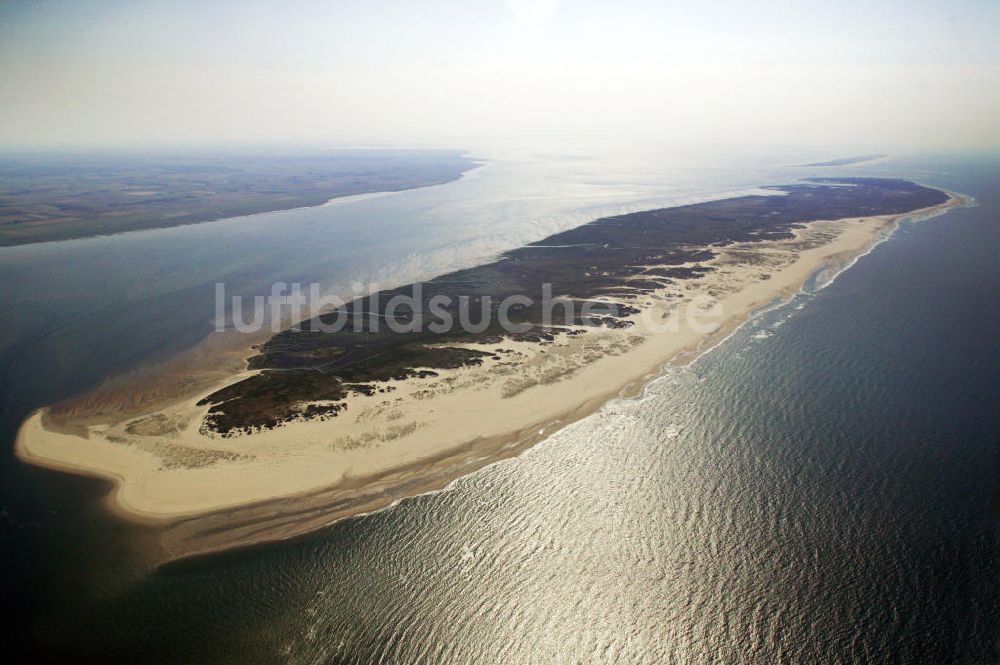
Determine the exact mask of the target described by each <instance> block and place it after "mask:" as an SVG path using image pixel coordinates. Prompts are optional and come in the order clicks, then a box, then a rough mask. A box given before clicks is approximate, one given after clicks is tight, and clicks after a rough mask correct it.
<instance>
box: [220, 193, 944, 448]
mask: <svg viewBox="0 0 1000 665" xmlns="http://www.w3.org/2000/svg"><path fill="white" fill-rule="evenodd" d="M773 189H775V190H779V191H781V192H784V193H785V194H784V195H779V196H744V197H740V198H734V199H727V200H722V201H711V202H706V203H699V204H694V205H686V206H680V207H676V208H664V209H660V210H649V211H645V212H638V213H632V214H627V215H619V216H615V217H606V218H603V219H598V220H595V221H593V222H590V223H588V224H585V225H583V226H580V227H577V228H574V229H571V230H568V231H564V232H562V233H557V234H555V235H552V236H549V237H548V238H545V239H544V240H540V241H538V242H536V243H532V244H530V245H527V246H525V247H521V248H520V249H516V250H513V251H510V252H507V253H506V254H504V255H503V256H502V257H500V258H499V259H497V260H496V261H492V262H490V263H487V264H484V265H481V266H478V267H475V268H470V269H468V270H461V271H457V272H453V273H450V274H447V275H443V276H441V277H438V278H436V279H433V280H430V281H427V282H422V283H421V284H420V285H419V291H420V295H419V300H417V302H419V305H418V306H417V307H399V308H398V309H396V310H395V312H389V311H388V307H387V303H388V302H389V301H390V300H391V298H392V297H393V296H395V295H403V296H413V295H414V294H415V290H414V286H415V285H412V284H411V285H407V286H404V287H400V288H398V289H392V290H386V291H382V292H380V293H378V294H376V295H374V296H368V297H364V298H359V299H357V300H355V301H353V302H351V303H349V304H348V305H346V306H345V308H344V310H343V312H342V315H343V316H344V318H343V319H342V320H343V321H345V322H346V325H345V327H344V328H343V329H342V330H340V331H339V332H328V331H320V330H319V329H320V328H322V327H323V324H326V325H327V326H330V325H332V324H333V322H334V319H335V314H325V315H323V316H322V317H320V320H317V319H312V320H309V321H305V322H303V323H302V324H301V325H300V326H297V327H296V328H295V329H292V330H288V331H285V332H283V333H280V334H278V335H276V336H275V337H273V338H272V339H271V340H270V341H268V342H267V343H266V344H264V345H263V346H262V347H261V348H260V354H259V355H257V356H254V357H253V358H251V360H250V368H251V369H257V370H261V371H260V373H258V374H256V375H254V376H252V377H249V378H247V379H244V380H243V381H240V382H238V383H235V384H233V385H230V386H228V387H226V388H223V389H222V390H219V391H217V392H215V393H213V394H211V395H209V396H208V397H206V398H205V399H204V400H202V402H201V403H202V404H211V405H212V406H211V408H210V410H209V414H208V416H207V417H206V419H205V422H204V423H203V428H204V429H205V430H206V431H212V432H215V433H219V434H222V435H231V434H235V433H239V432H249V431H254V430H257V429H268V428H273V427H275V426H277V425H279V424H281V423H282V422H287V421H290V420H295V419H302V418H326V417H333V416H336V415H337V413H338V412H339V411H340V410H342V409H343V408H344V404H343V402H342V400H343V398H344V397H346V396H347V395H348V394H349V393H351V392H352V391H353V392H361V393H368V394H370V393H371V392H372V391H375V390H386V388H385V387H384V386H382V387H378V386H377V385H375V384H376V383H377V382H381V381H385V380H387V379H393V378H395V379H399V378H405V377H412V376H417V377H425V376H433V375H435V371H434V370H437V369H447V368H457V367H462V366H469V365H477V364H481V363H482V362H483V359H484V358H485V357H496V355H497V354H498V353H502V352H503V349H494V350H486V349H488V348H490V346H492V345H501V344H502V341H503V340H504V339H515V340H528V341H534V342H538V343H542V344H544V343H547V342H550V341H552V340H553V338H554V335H553V333H556V332H561V331H562V329H561V328H560V326H562V325H565V324H567V323H572V324H583V325H589V326H608V327H623V326H627V325H629V323H630V322H628V321H627V320H625V317H627V316H629V315H630V314H633V313H635V312H636V310H635V309H634V308H632V307H630V306H627V305H623V304H613V303H606V304H604V305H603V307H602V308H600V309H599V310H598V311H596V312H595V313H594V314H593V315H591V316H589V317H581V316H580V315H579V313H580V311H581V305H582V304H583V303H584V302H586V301H590V300H591V299H594V298H598V297H611V298H615V297H633V296H641V295H643V294H645V293H649V292H651V291H654V290H658V289H661V288H663V287H664V286H666V285H668V284H670V283H671V282H673V281H675V280H684V279H690V278H692V277H696V276H697V275H699V274H702V273H703V272H705V271H706V270H708V269H707V268H703V267H685V266H684V264H687V263H691V262H695V261H704V260H706V259H709V258H711V257H712V256H713V255H714V252H713V249H712V248H713V247H719V246H725V245H727V244H730V243H734V242H745V241H755V240H767V239H779V238H787V237H791V230H792V229H793V228H794V227H795V226H796V225H800V224H802V223H803V222H806V221H810V220H818V219H839V218H845V217H858V216H866V215H870V216H874V215H883V214H897V213H905V212H909V211H913V210H917V209H920V208H925V207H929V206H933V205H937V204H940V203H943V202H945V201H946V200H947V196H946V195H945V194H944V193H943V192H940V191H938V190H934V189H930V188H927V187H922V186H920V185H916V184H913V183H910V182H907V181H903V180H890V179H870V178H838V179H830V178H823V179H821V178H816V179H811V180H809V181H807V182H806V183H803V184H796V185H789V186H781V187H774V188H773ZM546 283H548V284H551V293H552V295H554V296H565V298H566V299H567V300H569V301H572V302H573V303H575V305H576V307H574V308H573V311H574V312H576V313H577V315H576V316H575V317H574V318H573V319H572V320H570V321H567V320H566V319H565V318H560V315H561V314H562V312H563V311H564V310H562V309H560V308H559V307H556V308H555V311H554V316H553V317H552V319H551V322H548V321H546V319H545V318H544V317H543V312H542V308H541V304H540V302H541V300H542V293H543V291H542V289H543V284H546ZM513 295H524V296H527V297H528V298H530V299H531V300H532V302H533V303H535V304H534V305H531V306H522V307H520V308H518V307H514V308H512V309H511V310H510V311H509V314H508V319H509V320H510V321H511V322H512V323H519V324H522V325H523V331H522V332H517V333H513V334H511V333H509V332H505V331H504V330H503V329H502V328H501V326H500V325H499V321H498V317H497V316H496V313H497V312H496V309H497V307H498V306H499V304H500V303H501V302H502V301H503V300H504V299H505V298H506V297H508V296H513ZM435 296H448V297H450V299H451V304H450V305H449V306H447V307H443V308H440V309H438V310H437V312H438V314H435V315H434V317H435V318H437V320H440V316H439V313H440V312H441V311H442V310H444V311H447V313H448V314H450V316H451V317H452V320H453V321H454V325H452V326H451V327H450V328H448V329H446V330H444V331H442V332H434V331H432V330H430V329H429V326H428V325H423V326H422V330H421V331H411V332H393V331H392V330H390V329H389V328H388V326H387V325H386V317H387V316H389V315H390V314H394V320H395V321H397V322H400V323H412V322H413V321H414V318H415V316H416V315H417V314H418V313H422V315H423V316H422V320H423V321H425V322H426V321H429V320H430V319H431V318H432V316H431V314H432V313H433V312H432V310H431V308H430V306H429V305H430V300H431V299H432V298H434V297H435ZM460 298H467V299H468V300H467V301H466V302H467V305H468V309H469V310H470V311H471V314H470V315H469V316H468V318H469V319H470V320H471V321H472V322H473V323H477V322H479V321H481V320H482V319H483V314H482V303H484V302H487V303H488V309H487V311H488V312H490V314H491V316H489V317H488V320H489V321H490V324H489V325H488V326H486V327H485V328H484V329H483V330H481V331H479V332H469V331H466V330H463V329H462V326H461V325H459V320H460V318H459V307H460ZM356 321H357V322H359V326H358V327H360V328H361V331H360V332H354V330H355V329H356V327H355V325H354V324H355V322H356ZM373 321H378V323H379V325H378V329H377V330H374V329H373V326H371V323H372V322H373ZM557 324H558V325H557ZM572 332H573V334H580V329H573V331H572ZM467 343H478V344H483V345H484V346H483V349H484V350H472V349H467V348H462V347H460V346H454V345H455V344H467ZM486 345H490V346H486ZM311 402H321V404H310V403H311Z"/></svg>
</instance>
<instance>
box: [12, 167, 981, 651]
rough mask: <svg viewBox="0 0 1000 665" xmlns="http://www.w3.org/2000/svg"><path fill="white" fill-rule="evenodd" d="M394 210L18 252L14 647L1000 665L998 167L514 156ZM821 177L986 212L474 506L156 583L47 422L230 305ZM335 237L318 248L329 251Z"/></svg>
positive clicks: (820, 286)
mask: <svg viewBox="0 0 1000 665" xmlns="http://www.w3.org/2000/svg"><path fill="white" fill-rule="evenodd" d="M488 157H490V158H491V159H490V160H489V161H488V162H487V164H486V165H485V166H484V167H482V168H480V169H477V170H475V171H472V172H470V173H469V174H467V175H466V177H464V178H463V179H461V180H459V181H456V182H453V183H450V184H446V185H441V186H436V187H429V188H425V189H421V190H412V191H409V192H402V193H398V194H392V195H388V196H383V197H376V198H367V199H364V200H358V201H346V202H342V203H341V204H338V205H332V206H328V207H322V208H310V209H301V210H295V211H285V212H278V213H268V214H265V215H257V216H254V217H252V218H241V219H234V220H223V221H220V222H213V223H208V224H200V225H195V226H189V227H180V228H175V229H166V230H158V231H146V232H139V233H132V234H123V235H119V236H113V237H108V238H96V239H89V240H76V241H67V242H61V243H47V244H42V245H29V246H24V247H13V248H0V308H2V309H0V311H2V312H3V314H4V320H3V324H2V326H0V400H2V401H0V406H2V409H3V411H2V415H0V439H2V441H0V443H2V447H0V483H2V486H0V504H2V508H0V546H2V569H0V590H2V601H3V605H4V609H5V610H6V612H5V614H6V615H7V616H8V617H9V618H8V620H7V622H6V624H5V630H4V632H5V633H7V634H6V635H5V642H6V644H8V645H10V648H11V649H14V648H16V647H21V646H23V647H25V648H29V649H31V650H32V652H33V653H34V654H36V657H37V659H38V660H40V661H42V662H63V661H65V662H82V661H85V660H93V659H97V658H98V657H100V658H101V659H102V661H103V662H105V663H185V664H195V663H213V664H220V663H240V664H253V663H294V664H299V663H301V664H306V663H317V664H318V663H329V664H334V663H359V664H360V663H387V664H388V663H393V664H397V663H398V664H407V665H408V664H411V663H454V664H463V665H464V664H467V663H497V664H505V665H506V664H508V663H523V664H527V663H650V664H661V663H699V664H700V663H727V664H728V663H755V664H756V663H760V664H773V663H796V664H797V663H859V664H860V663H908V664H912V663H927V664H928V665H942V664H947V663H969V664H985V663H1000V499H998V496H1000V495H998V480H1000V342H998V340H1000V154H995V153H991V154H975V153H968V154H941V155H923V156H912V157H896V158H892V159H889V160H885V161H881V162H878V163H874V164H869V165H858V166H846V167H839V168H826V169H822V168H819V169H803V168H795V167H793V166H792V165H793V164H796V163H801V162H803V161H814V160H813V159H810V158H808V156H803V155H796V154H794V153H792V152H791V151H789V152H788V153H769V154H767V155H755V154H749V153H746V154H743V153H741V154H737V155H733V154H728V153H720V154H719V155H705V154H702V155H697V156H683V157H682V156H678V155H661V154H657V153H655V151H649V152H648V153H645V154H640V155H634V154H632V155H609V154H602V155H596V156H595V155H593V154H588V153H572V154H558V155H556V154H549V155H534V156H531V157H523V156H512V155H506V156H504V155H501V156H495V155H489V156H488ZM809 175H873V176H877V175H884V176H893V177H904V178H909V179H913V180H917V181H919V182H921V183H923V184H927V185H931V186H938V187H943V188H946V189H950V190H953V191H957V192H961V193H964V194H968V195H971V196H973V197H975V199H976V202H977V206H976V207H967V208H960V209H954V210H952V211H950V212H948V213H947V214H945V215H942V216H938V217H935V218H933V219H930V220H926V221H922V222H916V223H905V224H904V225H903V227H902V228H901V229H900V230H899V231H898V232H897V233H896V234H894V235H893V236H892V237H891V238H889V239H888V240H886V241H885V242H883V243H881V244H879V245H878V246H876V247H875V248H874V249H873V250H872V251H871V252H870V253H869V254H867V255H865V256H863V257H861V258H860V259H859V260H858V261H857V262H856V263H855V264H854V265H853V266H851V267H850V268H849V269H848V270H846V271H844V272H842V273H841V274H839V275H836V276H830V275H824V276H820V277H818V278H817V279H815V280H813V281H812V282H811V283H810V284H809V285H808V286H807V288H806V289H804V290H803V292H802V293H800V294H799V295H797V296H796V297H794V298H793V299H792V300H791V301H790V302H788V303H785V304H780V305H779V304H776V305H775V306H773V307H771V308H768V309H767V310H766V311H763V312H761V313H760V314H759V315H758V316H756V317H755V318H754V319H752V320H751V321H750V322H749V323H747V324H746V325H745V326H744V327H742V328H741V329H740V330H739V331H737V333H735V334H734V335H733V336H732V337H730V338H729V339H727V340H726V341H725V342H723V343H722V344H720V345H719V346H717V347H715V348H714V349H713V350H711V351H710V352H708V353H706V354H705V355H703V356H702V357H701V358H699V359H698V360H697V361H696V362H694V363H693V364H691V365H688V366H686V367H682V368H673V369H669V370H667V371H665V372H664V373H663V375H662V376H661V377H660V378H659V379H657V380H655V381H653V382H652V383H651V384H650V385H649V386H648V387H647V389H646V390H645V391H644V393H643V395H642V396H641V397H639V398H636V399H629V400H618V401H614V402H611V403H609V404H608V405H606V406H605V407H604V408H603V409H602V410H600V411H599V412H598V413H596V414H594V415H593V416H591V417H588V418H586V419H584V420H582V421H579V422H577V423H575V424H574V425H571V426H570V427H568V428H566V429H564V430H562V431H560V432H558V433H556V434H555V435H553V436H551V437H550V438H548V439H547V440H546V441H544V442H542V443H540V444H539V445H537V446H536V447H534V448H532V449H531V450H529V451H528V452H526V453H525V454H523V455H522V456H520V457H518V458H516V459H512V460H507V461H504V462H501V463H498V464H495V465H493V466H490V467H486V468H484V469H482V470H480V471H478V472H476V473H474V474H472V475H470V476H467V477H465V478H462V479H460V480H458V481H456V482H454V483H453V484H452V485H451V486H450V487H449V488H448V489H447V490H445V491H442V492H438V493H434V494H430V495H424V496H420V497H415V498H412V499H408V500H404V501H402V502H400V503H398V504H397V505H395V506H393V507H391V508H389V509H386V510H383V511H380V512H377V513H374V514H371V515H367V516H363V517H359V518H354V519H350V520H346V521H342V522H339V523H337V524H334V525H332V526H329V527H327V528H324V529H322V530H320V531H317V532H315V533H313V534H310V535H307V536H304V537H301V538H297V539H294V540H291V541H287V542H281V543H277V544H272V545H267V546H263V547H257V548H251V549H246V550H241V551H236V552H231V553H228V554H224V555H219V556H214V557H207V558H203V559H197V560H194V561H191V562H185V563H183V564H179V565H175V566H170V567H167V568H164V569H160V570H156V571H150V570H148V569H146V567H145V566H144V564H143V563H142V557H141V556H138V555H137V551H138V550H141V548H142V547H143V542H142V540H143V537H144V536H143V535H142V534H137V533H136V530H135V529H133V528H132V527H130V526H129V525H126V524H123V523H121V522H118V521H116V520H114V519H112V518H110V517H109V516H107V515H106V514H105V513H104V511H103V510H102V509H101V508H100V506H99V505H98V500H99V498H100V496H101V494H102V493H103V492H104V491H105V490H106V486H105V485H104V484H103V483H99V482H97V481H93V480H87V479H82V478H73V477H69V476H65V475H62V474H57V473H53V472H50V471H45V470H41V469H35V468H29V467H27V466H25V465H22V464H20V463H19V462H17V460H16V459H15V458H14V457H13V453H12V445H13V437H14V433H15V432H16V428H17V425H18V424H19V423H20V421H21V419H22V418H23V417H24V416H25V415H26V414H27V413H28V412H30V411H31V410H32V409H34V408H37V407H38V406H40V405H44V404H46V403H50V402H53V401H56V400H58V399H62V398H65V397H68V396H70V395H73V394H76V393H78V392H80V391H82V390H85V389H87V388H89V387H92V386H93V385H95V384H96V383H98V382H99V381H101V380H102V379H103V378H104V377H107V376H109V375H112V374H117V373H121V372H125V371H129V370H132V369H134V368H136V367H141V366H142V365H144V364H147V363H149V362H154V361H158V360H162V359H164V358H167V357H169V356H170V355H171V354H173V353H176V352H178V351H181V350H183V349H185V348H188V347H190V346H192V345H194V344H196V343H197V342H198V341H199V340H200V339H201V338H203V337H204V336H205V335H206V334H208V333H209V332H210V330H211V328H210V326H211V317H212V313H213V311H214V284H215V282H219V281H224V282H226V284H227V288H228V290H229V292H230V293H258V292H263V290H264V289H265V287H269V285H270V283H271V282H273V281H276V280H284V281H288V282H291V281H314V280H317V281H318V280H322V281H324V282H326V283H328V284H330V285H331V287H332V288H334V289H335V290H336V289H340V290H343V289H344V288H346V285H348V284H349V283H350V282H352V281H365V282H367V281H374V280H378V281H380V282H382V283H383V284H384V285H388V284H390V283H401V282H408V281H411V280H413V279H416V278H421V277H429V276H431V275H433V274H438V273H441V272H445V271H447V270H450V269H453V268H456V267H460V266H464V265H474V264H476V263H479V262H480V261H482V260H483V259H485V258H488V257H490V256H493V255H495V254H496V253H498V252H500V251H503V250H504V249H508V248H510V247H514V246H518V245H520V244H523V243H525V242H529V241H533V240H537V239H539V238H542V237H545V236H547V235H549V234H551V233H553V232H555V231H557V230H560V229H563V228H568V227H570V226H573V225H577V224H581V223H584V222H586V221H589V220H590V219H594V218H596V217H599V216H603V215H607V214H612V213H616V212H625V211H630V210H639V209H647V208H654V207H662V206H663V205H667V204H677V203H686V202H691V201H697V200H701V199H705V198H711V197H716V196H722V195H731V194H736V193H741V192H746V191H752V190H753V188H755V187H757V186H761V185H768V184H781V183H787V182H792V181H794V180H795V179H798V178H802V177H806V176H809ZM305 240H308V241H305Z"/></svg>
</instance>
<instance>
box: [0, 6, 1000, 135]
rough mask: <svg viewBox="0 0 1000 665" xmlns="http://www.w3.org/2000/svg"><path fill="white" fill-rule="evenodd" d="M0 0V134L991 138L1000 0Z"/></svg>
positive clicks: (997, 130)
mask: <svg viewBox="0 0 1000 665" xmlns="http://www.w3.org/2000/svg"><path fill="white" fill-rule="evenodd" d="M872 4H874V3H870V2H856V3H855V2H846V3H845V2H841V3H807V2H794V1H790V0H785V1H780V2H771V3H763V4H760V5H759V6H757V7H751V6H750V5H751V3H745V2H653V1H649V2H616V3H599V2H574V1H572V0H506V1H505V0H486V1H483V2H461V1H459V0H455V1H448V0H437V1H434V0H432V1H421V2H353V1H346V2H295V3H286V2H253V1H250V2H235V1H232V2H229V1H225V2H172V3H166V2H163V3H152V2H142V1H138V2H112V1H105V2H90V3H82V2H81V3H71V2H63V3H56V2H53V3H46V2H31V3H28V2H16V1H15V2H8V3H5V4H2V5H0V143H3V144H6V145H42V144H56V145H72V144H148V143H200V142H212V143H220V142H276V141H277V142H280V141H306V142H317V141H318V142H339V143H351V144H357V143H407V144H452V145H464V144H467V143H470V142H471V143H476V142H483V141H506V140H536V139H555V140H566V141H577V140H594V139H599V140H610V141H617V140H623V141H624V140H653V141H658V142H661V141H662V142H670V141H685V142H700V141H711V142H715V143H725V142H734V143H769V144H810V145H819V146H822V145H872V146H881V147H885V148H899V147H903V146H907V147H915V148H936V147H968V146H978V147H992V148H995V147H998V146H1000V126H998V123H997V122H996V120H995V119H996V118H997V117H1000V28H998V26H1000V3H996V2H992V1H991V2H936V3H932V2H920V1H914V0H910V1H906V0H894V1H891V2H883V3H879V6H878V7H872V6H871V5H872Z"/></svg>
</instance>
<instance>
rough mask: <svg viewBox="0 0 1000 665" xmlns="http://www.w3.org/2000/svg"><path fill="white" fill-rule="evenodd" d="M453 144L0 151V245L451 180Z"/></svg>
mask: <svg viewBox="0 0 1000 665" xmlns="http://www.w3.org/2000/svg"><path fill="white" fill-rule="evenodd" d="M476 166H478V162H475V161H474V160H472V159H470V158H468V157H467V156H465V154H464V153H463V152H461V151H457V150H436V149H435V150H431V149H398V148H391V149H390V148H386V149H336V150H310V151H301V150H290V149H289V150H275V149H272V150H249V149H247V150H229V151H213V152H208V151H199V152H184V151H179V150H177V151H171V152H153V153H149V152H145V151H143V152H138V151H103V152H97V153H95V152H87V153H77V152H44V153H10V154H4V155H0V246H11V245H24V244H30V243H36V242H49V241H56V240H70V239H74V238H86V237H92V236H102V235H113V234H116V233H124V232H126V231H142V230H147V229H159V228H168V227H173V226H182V225H186V224H196V223H200V222H209V221H214V220H219V219H227V218H230V217H238V216H244V215H253V214H259V213H265V212H274V211H278V210H290V209H293V208H304V207H313V206H318V205H322V204H324V203H326V202H327V201H329V200H331V199H334V198H339V197H346V196H354V195H359V194H370V193H373V192H396V191H402V190H406V189H414V188H417V187H427V186H430V185H439V184H443V183H446V182H450V181H452V180H456V179H458V178H460V177H461V176H462V174H463V173H465V172H466V171H468V170H470V169H472V168H475V167H476Z"/></svg>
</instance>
